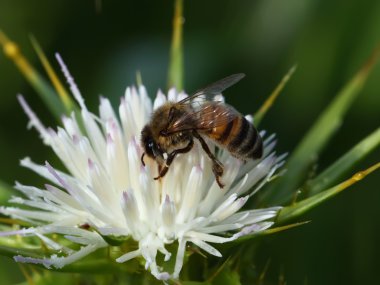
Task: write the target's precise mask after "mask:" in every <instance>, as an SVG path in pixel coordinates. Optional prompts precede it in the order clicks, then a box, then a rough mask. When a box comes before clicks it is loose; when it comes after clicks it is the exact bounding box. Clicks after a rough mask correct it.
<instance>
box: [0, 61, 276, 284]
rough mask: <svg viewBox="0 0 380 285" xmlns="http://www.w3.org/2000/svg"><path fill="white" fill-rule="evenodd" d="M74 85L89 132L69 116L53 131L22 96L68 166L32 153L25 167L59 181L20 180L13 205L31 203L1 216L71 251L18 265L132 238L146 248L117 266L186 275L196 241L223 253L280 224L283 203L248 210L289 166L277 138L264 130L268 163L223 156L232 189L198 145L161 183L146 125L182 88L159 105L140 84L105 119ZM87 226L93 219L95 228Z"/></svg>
mask: <svg viewBox="0 0 380 285" xmlns="http://www.w3.org/2000/svg"><path fill="white" fill-rule="evenodd" d="M63 68H65V66H63ZM69 79H70V78H69ZM71 79H72V78H71ZM69 83H70V86H71V90H72V92H73V93H74V97H75V98H76V100H77V101H78V103H79V104H80V107H81V114H82V119H83V122H84V131H82V130H81V128H80V127H79V125H78V122H77V121H76V119H75V117H74V116H71V117H64V118H63V120H62V122H63V127H58V129H57V130H52V129H50V128H49V129H48V128H45V127H44V126H43V124H42V123H41V122H40V121H39V120H38V118H37V117H36V116H35V114H34V113H33V112H32V110H31V109H30V108H29V106H28V105H27V104H26V102H25V101H24V99H23V98H22V97H21V96H19V101H20V103H21V105H22V107H23V109H24V110H25V112H26V113H27V115H28V117H29V119H30V126H33V127H34V128H36V129H37V130H38V132H39V134H40V135H41V137H42V139H43V141H44V142H45V143H46V144H47V145H49V146H50V147H51V148H52V149H53V150H54V152H55V153H56V154H57V156H58V157H59V158H60V159H61V161H62V162H63V164H64V165H65V167H66V169H67V172H61V171H58V170H56V169H55V168H54V167H52V166H51V165H50V164H49V163H46V164H45V165H38V164H35V163H34V162H32V161H31V160H30V159H29V158H25V159H24V160H22V161H21V165H22V166H24V167H27V168H29V169H31V170H33V171H35V172H36V173H38V174H39V175H41V176H43V177H45V178H46V179H47V180H49V184H47V185H46V186H45V189H39V188H37V187H32V186H26V185H22V184H20V183H16V186H15V187H16V189H17V190H19V191H20V192H22V193H23V194H24V198H21V197H14V198H12V199H11V202H13V203H16V204H21V205H25V206H27V208H25V207H24V208H23V207H22V206H21V207H2V208H1V209H0V212H1V213H2V214H5V215H8V216H10V217H12V218H17V219H20V220H23V221H27V222H29V223H31V224H33V225H35V227H34V228H28V229H22V230H19V231H12V232H2V233H0V235H2V236H6V235H15V234H21V235H36V236H38V237H39V238H40V239H42V240H43V242H44V243H45V244H46V245H47V246H48V247H49V248H51V249H53V250H56V251H59V252H61V254H60V255H61V256H59V257H58V256H57V255H53V256H50V257H46V258H44V259H36V258H31V257H23V256H16V257H14V259H15V260H16V261H18V262H28V263H39V264H43V265H45V266H46V267H48V268H50V267H56V268H62V267H63V266H65V265H66V264H69V263H72V262H75V261H77V260H79V259H81V258H83V257H84V256H87V255H88V254H90V253H91V252H93V251H95V250H97V249H99V248H102V247H107V246H109V245H108V244H107V243H106V242H105V240H104V239H103V237H102V236H131V237H132V238H133V239H134V240H135V241H136V242H138V245H139V247H138V249H137V250H135V251H132V252H125V253H124V254H123V255H121V256H119V257H118V258H117V259H116V262H120V263H121V262H126V261H128V260H130V259H132V258H136V257H143V258H144V259H145V261H146V269H149V270H150V272H151V273H152V274H153V275H154V276H155V277H156V278H157V279H161V280H166V279H169V278H178V276H179V273H180V271H181V268H182V265H183V259H184V255H185V250H186V244H187V243H189V242H190V243H193V244H195V245H196V246H198V247H199V248H201V249H203V250H204V251H206V252H207V253H209V254H211V255H214V256H221V253H220V252H219V251H218V250H217V249H216V248H214V247H213V246H211V245H210V243H225V242H229V241H233V240H235V239H238V238H239V237H241V236H243V235H247V234H252V233H257V232H259V231H262V230H265V229H267V228H269V227H270V226H271V225H272V224H273V223H272V222H271V221H270V220H271V219H272V218H273V217H275V216H276V214H277V212H278V210H279V209H280V207H273V208H267V209H255V210H244V211H240V209H241V208H242V207H243V206H244V204H245V203H246V202H247V200H248V199H249V197H251V196H252V195H253V194H254V193H256V191H257V190H259V189H260V188H261V187H262V186H263V185H264V184H265V183H266V182H267V181H268V180H269V179H270V178H271V176H272V175H273V174H274V173H275V171H276V170H277V169H278V168H279V167H280V166H281V165H282V164H283V158H284V156H276V154H275V153H274V152H273V149H274V146H275V139H274V136H269V137H265V134H264V133H263V132H262V133H261V135H262V136H264V156H263V158H262V159H260V160H256V161H250V162H248V163H246V164H242V163H241V162H240V161H239V160H237V159H235V158H233V157H232V156H231V155H230V154H229V153H228V152H227V151H224V150H222V151H219V152H218V158H219V159H220V161H221V162H222V163H223V164H224V166H225V174H224V176H223V177H222V180H223V183H224V184H225V185H226V186H225V187H224V188H223V189H220V188H219V187H218V185H217V184H216V182H215V177H214V175H213V173H212V170H211V163H210V161H209V159H208V157H207V156H206V155H205V153H204V152H203V151H202V149H201V147H200V146H198V145H197V144H196V145H195V147H194V149H193V150H192V151H191V152H190V153H188V154H184V155H181V156H178V158H176V160H175V161H174V162H173V164H172V166H171V168H170V170H169V172H168V173H167V175H166V176H165V177H164V179H162V181H161V182H157V181H155V180H153V177H154V176H155V175H156V170H157V169H156V166H155V164H154V162H153V161H151V162H148V161H147V162H148V163H147V165H146V167H143V166H142V164H141V161H140V157H141V154H142V151H143V150H142V148H141V147H140V145H139V143H138V142H139V136H140V131H141V129H142V128H143V126H144V124H146V123H147V121H148V119H149V116H150V114H151V112H152V110H153V109H154V108H157V107H158V106H160V105H162V104H164V103H165V102H166V101H167V100H174V101H176V100H179V99H181V98H183V97H184V96H186V95H185V94H184V93H177V92H176V91H175V90H174V89H172V90H170V91H169V93H168V96H167V97H166V96H165V95H163V94H162V93H161V92H158V94H157V97H156V99H155V101H154V102H153V104H152V102H151V100H150V99H149V97H148V95H147V93H146V90H145V88H144V86H140V87H139V88H134V87H131V88H127V90H126V92H125V96H124V97H123V98H122V100H121V104H120V106H119V111H118V113H119V118H118V117H117V115H116V113H115V111H114V110H113V109H112V107H111V104H110V102H109V101H108V99H105V98H101V100H100V106H99V117H97V116H96V115H94V114H92V113H91V112H89V111H88V110H87V108H86V106H85V105H84V100H83V98H82V97H81V95H80V93H79V90H78V89H77V88H76V86H75V83H74V82H73V81H72V82H69ZM209 145H210V146H212V144H211V142H209ZM31 208H32V209H33V210H31ZM81 225H89V226H90V229H85V228H83V227H80V226H81ZM52 233H56V234H61V235H63V236H64V237H65V238H66V239H68V240H70V241H72V242H74V243H77V244H80V245H81V248H80V249H79V250H77V251H74V250H72V249H70V248H67V247H65V246H63V245H61V244H59V243H57V242H56V241H53V240H52V239H50V238H49V237H48V234H52ZM226 233H228V234H226ZM175 242H178V250H177V252H176V253H175V255H174V257H173V256H172V254H171V253H170V252H168V251H167V250H166V248H165V245H167V244H171V243H175ZM158 252H160V253H162V254H163V255H164V256H165V261H168V260H169V259H170V258H175V267H174V271H173V272H171V273H168V272H162V269H161V267H160V266H159V265H158V264H157V263H156V255H157V253H158ZM62 253H64V254H63V255H62Z"/></svg>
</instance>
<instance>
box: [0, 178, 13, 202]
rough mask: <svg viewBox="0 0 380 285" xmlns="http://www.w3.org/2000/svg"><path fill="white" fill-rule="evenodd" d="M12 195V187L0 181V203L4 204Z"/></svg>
mask: <svg viewBox="0 0 380 285" xmlns="http://www.w3.org/2000/svg"><path fill="white" fill-rule="evenodd" d="M12 193H13V190H12V187H11V186H9V185H8V184H7V183H5V182H3V181H1V180H0V203H1V204H4V203H5V202H6V201H8V200H9V198H10V197H11V195H12Z"/></svg>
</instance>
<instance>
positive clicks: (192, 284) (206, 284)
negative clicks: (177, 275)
mask: <svg viewBox="0 0 380 285" xmlns="http://www.w3.org/2000/svg"><path fill="white" fill-rule="evenodd" d="M180 284H182V285H212V284H214V283H210V282H208V281H205V282H197V281H181V283H180Z"/></svg>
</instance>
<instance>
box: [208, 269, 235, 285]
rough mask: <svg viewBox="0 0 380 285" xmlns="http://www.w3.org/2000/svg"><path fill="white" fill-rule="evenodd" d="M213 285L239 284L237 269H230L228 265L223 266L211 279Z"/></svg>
mask: <svg viewBox="0 0 380 285" xmlns="http://www.w3.org/2000/svg"><path fill="white" fill-rule="evenodd" d="M212 284H213V285H240V284H241V283H240V275H239V273H238V272H237V271H234V270H231V268H230V267H225V268H224V269H223V270H222V271H221V272H220V273H219V274H218V275H217V276H215V278H214V279H213V280H212Z"/></svg>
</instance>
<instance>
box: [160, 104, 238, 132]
mask: <svg viewBox="0 0 380 285" xmlns="http://www.w3.org/2000/svg"><path fill="white" fill-rule="evenodd" d="M237 116H239V113H238V112H237V111H236V110H235V109H234V108H233V107H231V106H229V105H226V104H223V103H221V102H213V101H209V102H206V103H204V104H202V105H200V106H199V108H196V109H193V110H192V111H190V112H188V113H187V114H185V115H183V116H181V117H179V118H177V119H175V120H173V122H171V123H170V124H169V126H168V127H167V129H166V133H168V134H172V133H176V132H180V131H186V130H208V129H212V128H216V127H219V126H222V125H226V124H228V123H229V122H231V121H233V120H234V119H235V118H236V117H237Z"/></svg>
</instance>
